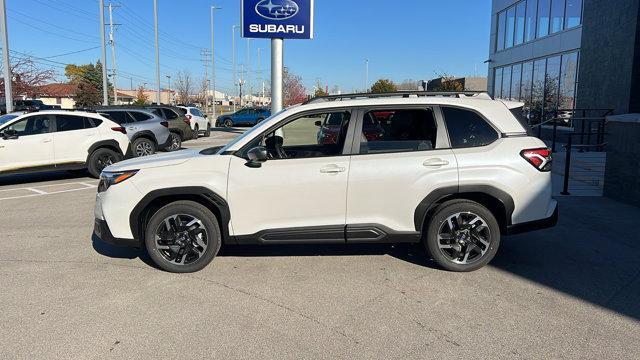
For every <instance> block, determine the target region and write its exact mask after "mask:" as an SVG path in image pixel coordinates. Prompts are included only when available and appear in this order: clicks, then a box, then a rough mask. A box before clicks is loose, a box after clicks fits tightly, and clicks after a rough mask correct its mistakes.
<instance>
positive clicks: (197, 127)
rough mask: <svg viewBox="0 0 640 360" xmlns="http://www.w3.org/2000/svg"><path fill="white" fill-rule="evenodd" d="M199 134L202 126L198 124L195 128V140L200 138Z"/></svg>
mask: <svg viewBox="0 0 640 360" xmlns="http://www.w3.org/2000/svg"><path fill="white" fill-rule="evenodd" d="M198 135H200V127H199V126H198V124H196V126H195V127H194V128H193V140H198Z"/></svg>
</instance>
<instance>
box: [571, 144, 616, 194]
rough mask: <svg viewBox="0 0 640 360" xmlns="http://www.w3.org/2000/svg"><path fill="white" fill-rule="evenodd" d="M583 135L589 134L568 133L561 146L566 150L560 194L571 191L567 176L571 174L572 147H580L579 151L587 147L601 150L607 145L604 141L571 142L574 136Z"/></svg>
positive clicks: (591, 170)
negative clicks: (589, 142) (565, 140)
mask: <svg viewBox="0 0 640 360" xmlns="http://www.w3.org/2000/svg"><path fill="white" fill-rule="evenodd" d="M584 135H590V134H585V133H574V134H568V135H567V143H566V144H565V145H563V148H565V149H566V152H565V162H564V173H563V184H562V191H561V192H560V194H561V195H571V193H570V192H569V178H570V176H571V150H572V149H574V148H577V149H580V150H579V151H584V150H588V149H589V148H597V149H599V150H598V151H603V149H604V147H605V146H606V145H607V143H604V142H603V143H597V144H573V137H574V136H581V137H583V136H584ZM602 136H604V134H602ZM602 170H604V169H602ZM587 171H588V172H593V171H594V170H593V169H590V170H587ZM574 175H575V172H574Z"/></svg>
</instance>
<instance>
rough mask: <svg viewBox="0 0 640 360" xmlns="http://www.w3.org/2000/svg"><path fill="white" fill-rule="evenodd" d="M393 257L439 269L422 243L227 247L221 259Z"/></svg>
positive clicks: (223, 250) (221, 253)
mask: <svg viewBox="0 0 640 360" xmlns="http://www.w3.org/2000/svg"><path fill="white" fill-rule="evenodd" d="M358 255H363V256H365V255H389V256H392V257H394V258H396V259H399V260H402V261H406V262H408V263H412V264H415V265H419V266H424V267H428V268H433V269H438V267H437V265H436V264H435V262H433V261H432V260H431V259H430V257H429V256H427V254H426V251H425V250H424V248H423V247H422V246H421V245H420V244H292V245H286V244H284V245H283V244H278V245H233V246H223V247H222V248H221V249H220V253H219V254H218V256H236V257H263V256H264V257H269V256H358Z"/></svg>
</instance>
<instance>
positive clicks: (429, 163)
mask: <svg viewBox="0 0 640 360" xmlns="http://www.w3.org/2000/svg"><path fill="white" fill-rule="evenodd" d="M422 165H424V166H426V167H441V166H445V165H449V162H448V161H447V160H443V159H440V158H432V159H427V160H425V161H424V162H423V163H422Z"/></svg>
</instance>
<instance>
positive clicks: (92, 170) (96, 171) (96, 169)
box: [87, 148, 122, 178]
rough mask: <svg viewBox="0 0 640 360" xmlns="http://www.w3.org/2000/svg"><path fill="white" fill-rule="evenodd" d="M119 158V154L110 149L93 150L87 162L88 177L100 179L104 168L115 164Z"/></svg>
mask: <svg viewBox="0 0 640 360" xmlns="http://www.w3.org/2000/svg"><path fill="white" fill-rule="evenodd" d="M121 158H122V157H121V156H120V154H118V153H117V152H115V151H113V150H111V149H107V148H100V149H96V150H94V151H93V152H92V153H91V155H90V156H89V161H88V163H87V170H88V171H89V175H91V176H92V177H94V178H98V177H100V173H101V172H102V170H104V168H106V167H107V166H109V165H111V164H115V163H117V162H118V161H120V160H121Z"/></svg>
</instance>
